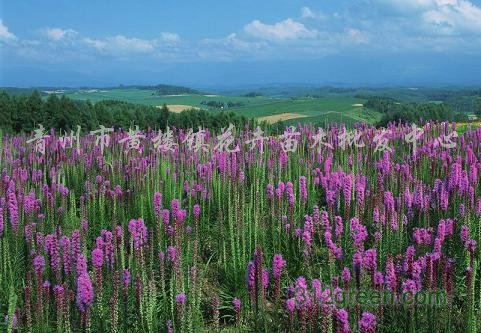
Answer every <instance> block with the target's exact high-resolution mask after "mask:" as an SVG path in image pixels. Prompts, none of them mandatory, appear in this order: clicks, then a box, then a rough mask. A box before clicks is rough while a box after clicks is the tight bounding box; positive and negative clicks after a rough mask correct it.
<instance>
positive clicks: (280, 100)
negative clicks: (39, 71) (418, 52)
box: [66, 89, 381, 125]
mask: <svg viewBox="0 0 481 333" xmlns="http://www.w3.org/2000/svg"><path fill="white" fill-rule="evenodd" d="M66 96H68V97H70V98H72V99H77V100H90V101H92V102H98V101H102V100H108V99H113V100H120V101H125V102H130V103H137V104H146V105H163V104H166V105H186V106H188V105H190V106H192V107H196V108H204V109H208V110H209V111H211V112H222V111H226V110H228V111H232V112H234V113H236V114H237V115H242V116H245V117H247V118H256V119H259V120H263V118H264V117H270V118H269V119H270V120H272V122H276V120H277V118H276V115H280V114H284V113H288V114H295V115H297V117H296V118H294V119H292V120H289V121H287V122H286V124H287V125H295V124H297V123H298V122H302V123H306V122H310V123H320V124H325V123H326V122H327V123H331V122H339V123H345V124H348V125H352V124H354V123H355V122H367V123H375V122H377V121H378V120H379V119H380V118H381V115H380V113H379V112H376V111H373V110H369V109H367V108H364V107H362V106H360V105H361V104H363V103H364V101H365V99H360V98H355V97H351V96H341V95H336V96H326V97H316V98H312V97H296V98H293V97H282V96H276V95H273V96H256V97H245V96H235V95H211V94H207V95H202V94H186V95H175V96H174V95H167V96H160V95H156V94H155V91H154V90H146V89H107V90H100V89H99V90H96V91H93V92H89V91H81V90H75V91H72V92H68V93H66ZM203 101H206V102H210V101H213V102H221V103H228V102H234V103H235V102H240V103H243V105H242V106H237V107H231V108H228V109H223V110H219V109H212V108H211V109H209V108H207V107H206V106H205V105H203V104H201V103H202V102H203ZM298 117H299V118H298ZM301 117H302V118H301Z"/></svg>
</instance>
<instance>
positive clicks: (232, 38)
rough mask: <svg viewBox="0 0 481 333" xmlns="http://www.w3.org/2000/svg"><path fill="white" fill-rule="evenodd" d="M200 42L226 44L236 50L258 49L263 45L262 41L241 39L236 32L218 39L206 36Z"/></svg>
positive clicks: (216, 44)
mask: <svg viewBox="0 0 481 333" xmlns="http://www.w3.org/2000/svg"><path fill="white" fill-rule="evenodd" d="M202 44H204V45H215V46H226V47H229V48H234V49H237V50H256V49H260V48H261V47H262V46H263V45H264V43H262V42H251V41H246V40H243V39H241V38H239V37H238V36H237V34H236V33H231V34H230V35H228V36H226V37H224V38H220V39H210V38H206V39H204V40H203V41H202Z"/></svg>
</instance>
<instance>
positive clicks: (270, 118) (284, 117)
mask: <svg viewBox="0 0 481 333" xmlns="http://www.w3.org/2000/svg"><path fill="white" fill-rule="evenodd" d="M304 117H306V116H305V115H303V114H299V113H286V112H284V113H281V114H274V115H272V116H265V117H260V118H257V119H258V120H259V121H266V122H268V123H269V124H274V123H277V122H278V121H286V120H290V119H297V118H304Z"/></svg>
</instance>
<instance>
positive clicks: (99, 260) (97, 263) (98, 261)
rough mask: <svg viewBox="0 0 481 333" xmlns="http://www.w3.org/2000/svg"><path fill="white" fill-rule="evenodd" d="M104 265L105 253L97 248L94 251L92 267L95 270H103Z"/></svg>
mask: <svg viewBox="0 0 481 333" xmlns="http://www.w3.org/2000/svg"><path fill="white" fill-rule="evenodd" d="M103 263H104V253H103V251H102V250H101V249H99V248H95V249H94V250H93V251H92V265H93V266H94V268H95V269H101V268H102V265H103Z"/></svg>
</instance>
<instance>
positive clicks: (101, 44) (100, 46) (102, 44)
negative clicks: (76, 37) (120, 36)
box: [83, 38, 108, 51]
mask: <svg viewBox="0 0 481 333" xmlns="http://www.w3.org/2000/svg"><path fill="white" fill-rule="evenodd" d="M83 41H84V42H85V43H86V44H88V45H89V46H92V47H93V48H95V49H97V50H99V51H103V50H105V49H106V48H107V45H108V44H107V42H106V41H103V40H100V39H92V38H84V39H83Z"/></svg>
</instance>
